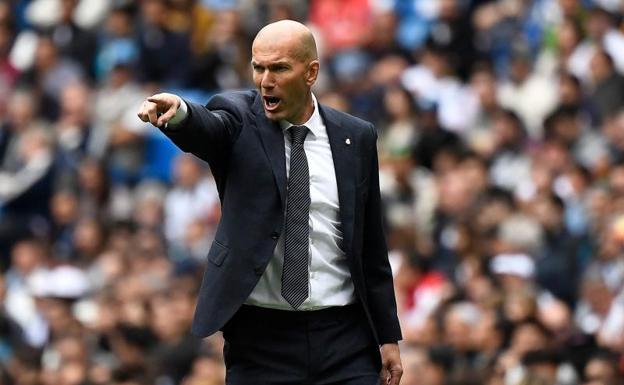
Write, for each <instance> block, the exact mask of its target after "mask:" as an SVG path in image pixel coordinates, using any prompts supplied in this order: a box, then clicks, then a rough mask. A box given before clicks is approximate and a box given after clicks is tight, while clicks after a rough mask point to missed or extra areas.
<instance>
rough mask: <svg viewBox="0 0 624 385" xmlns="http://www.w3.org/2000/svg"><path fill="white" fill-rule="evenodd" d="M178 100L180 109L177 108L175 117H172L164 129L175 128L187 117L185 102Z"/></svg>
mask: <svg viewBox="0 0 624 385" xmlns="http://www.w3.org/2000/svg"><path fill="white" fill-rule="evenodd" d="M178 99H180V107H178V110H177V111H176V113H175V115H173V118H171V120H169V122H168V123H167V125H166V126H165V128H175V126H177V125H178V124H180V123H182V121H183V120H184V119H185V118H186V116H187V115H188V106H187V105H186V102H185V101H184V100H182V98H180V97H179V96H178ZM172 126H173V127H172Z"/></svg>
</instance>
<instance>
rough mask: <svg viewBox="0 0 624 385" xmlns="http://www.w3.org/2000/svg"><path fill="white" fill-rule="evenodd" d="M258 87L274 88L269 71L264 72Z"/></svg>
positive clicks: (273, 80)
mask: <svg viewBox="0 0 624 385" xmlns="http://www.w3.org/2000/svg"><path fill="white" fill-rule="evenodd" d="M260 86H261V87H262V88H273V87H274V86H275V79H274V78H273V75H272V74H271V72H270V71H264V73H263V74H262V79H261V80H260Z"/></svg>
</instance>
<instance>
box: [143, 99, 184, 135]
mask: <svg viewBox="0 0 624 385" xmlns="http://www.w3.org/2000/svg"><path fill="white" fill-rule="evenodd" d="M179 107H180V98H179V97H178V96H177V95H174V94H167V93H161V94H156V95H153V96H150V97H149V98H147V99H145V101H144V102H143V103H142V104H141V107H140V108H139V112H138V113H137V115H138V117H139V119H141V120H142V121H144V122H150V123H152V124H153V125H154V126H156V127H163V126H164V125H165V124H167V122H169V121H170V120H171V118H173V117H174V116H175V114H176V112H177V111H178V108H179Z"/></svg>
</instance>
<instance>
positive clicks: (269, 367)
mask: <svg viewBox="0 0 624 385" xmlns="http://www.w3.org/2000/svg"><path fill="white" fill-rule="evenodd" d="M223 337H224V339H225V345H224V348H223V355H224V357H225V365H226V368H227V374H226V384H227V385H278V384H279V385H338V384H340V385H377V384H379V371H380V370H381V357H380V354H379V348H378V346H377V344H376V343H375V340H374V337H373V334H372V332H371V330H370V327H369V326H368V323H367V322H366V317H365V315H364V311H363V310H362V308H361V306H359V305H349V306H345V307H332V308H327V309H322V310H317V311H284V310H273V309H266V308H261V307H256V306H247V305H243V306H242V307H241V309H240V310H239V311H238V312H237V313H236V314H235V315H234V317H233V318H232V319H231V320H230V321H229V322H228V323H227V324H226V326H225V327H224V328H223Z"/></svg>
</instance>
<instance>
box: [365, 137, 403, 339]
mask: <svg viewBox="0 0 624 385" xmlns="http://www.w3.org/2000/svg"><path fill="white" fill-rule="evenodd" d="M370 129H371V131H372V140H371V142H372V144H371V147H372V148H371V149H370V151H371V157H370V159H371V160H370V161H371V165H370V175H369V186H368V188H369V191H368V199H367V201H366V204H365V208H364V210H365V213H364V244H363V249H362V261H363V267H364V275H365V280H366V281H365V282H366V294H367V300H368V301H367V302H368V306H369V308H370V312H371V316H372V318H373V322H374V324H375V327H376V329H377V336H378V338H379V343H380V344H384V343H389V342H397V341H399V340H400V339H401V338H402V336H401V329H400V326H399V320H398V317H397V306H396V299H395V295H394V285H393V281H392V270H391V269H390V263H389V262H388V248H387V245H386V238H385V235H384V232H383V223H382V212H381V209H382V208H381V194H380V192H379V162H378V160H377V146H376V139H377V132H376V130H375V128H374V127H373V126H372V125H371V126H370Z"/></svg>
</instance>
